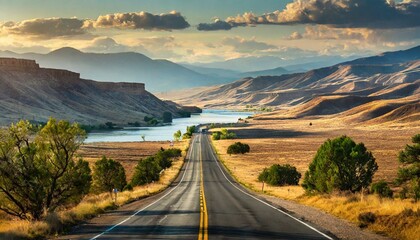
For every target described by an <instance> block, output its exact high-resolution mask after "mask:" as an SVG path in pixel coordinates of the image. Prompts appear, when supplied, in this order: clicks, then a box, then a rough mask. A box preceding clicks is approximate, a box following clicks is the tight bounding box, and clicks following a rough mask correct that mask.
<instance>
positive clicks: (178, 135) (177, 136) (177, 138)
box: [174, 130, 182, 141]
mask: <svg viewBox="0 0 420 240" xmlns="http://www.w3.org/2000/svg"><path fill="white" fill-rule="evenodd" d="M181 136H182V133H181V130H178V131H176V132H175V133H174V139H175V141H179V140H180V139H181Z"/></svg>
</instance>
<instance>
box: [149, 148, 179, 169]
mask: <svg viewBox="0 0 420 240" xmlns="http://www.w3.org/2000/svg"><path fill="white" fill-rule="evenodd" d="M180 156H181V149H177V148H170V149H167V150H160V151H159V152H157V153H156V155H155V161H156V162H157V163H158V164H159V166H160V168H162V169H165V168H170V167H171V166H172V158H175V157H180Z"/></svg>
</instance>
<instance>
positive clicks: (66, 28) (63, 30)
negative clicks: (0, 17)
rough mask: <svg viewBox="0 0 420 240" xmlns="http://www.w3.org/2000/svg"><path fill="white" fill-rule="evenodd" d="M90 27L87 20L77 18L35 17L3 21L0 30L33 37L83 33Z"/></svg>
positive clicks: (53, 36) (54, 36)
mask: <svg viewBox="0 0 420 240" xmlns="http://www.w3.org/2000/svg"><path fill="white" fill-rule="evenodd" d="M91 27H92V26H91V25H90V23H89V22H88V21H86V20H80V19H77V18H37V19H30V20H25V21H22V22H6V23H3V24H1V25H0V31H1V32H2V33H6V34H14V35H24V36H29V37H35V38H57V37H66V36H76V35H83V34H86V33H87V32H88V31H89V29H91Z"/></svg>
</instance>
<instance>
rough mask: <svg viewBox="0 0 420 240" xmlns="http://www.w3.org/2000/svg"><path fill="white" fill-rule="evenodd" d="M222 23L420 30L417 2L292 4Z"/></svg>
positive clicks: (301, 0)
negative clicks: (419, 27)
mask: <svg viewBox="0 0 420 240" xmlns="http://www.w3.org/2000/svg"><path fill="white" fill-rule="evenodd" d="M225 22H226V23H228V24H230V25H231V26H238V25H239V26H240V25H258V24H278V25H286V24H321V25H328V26H332V27H336V28H369V29H391V28H409V27H416V26H420V0H404V1H402V2H399V3H396V2H394V1H393V0H294V1H293V2H292V3H289V4H287V5H286V8H285V9H283V10H277V11H274V12H271V13H265V14H262V15H256V14H254V13H252V12H248V13H244V14H240V15H237V16H233V17H228V18H227V19H226V21H225ZM202 26H207V25H202ZM210 26H212V25H210ZM213 30H216V29H213Z"/></svg>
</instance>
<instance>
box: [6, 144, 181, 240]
mask: <svg viewBox="0 0 420 240" xmlns="http://www.w3.org/2000/svg"><path fill="white" fill-rule="evenodd" d="M188 144H189V142H188V141H180V142H176V143H174V146H173V147H175V148H179V149H181V150H183V152H182V155H183V156H182V157H180V158H178V159H175V160H174V161H173V165H172V167H171V168H169V169H167V170H165V172H164V173H163V174H162V175H161V178H160V180H159V181H158V182H155V183H152V184H149V185H147V186H139V187H135V188H134V190H133V191H131V192H130V191H125V192H122V193H120V194H119V196H118V202H117V203H114V202H113V201H112V200H111V198H110V196H109V194H108V193H103V194H99V195H88V196H86V197H85V199H83V201H82V202H81V203H79V204H78V205H77V206H74V207H72V208H69V209H62V210H61V211H60V212H58V213H57V214H53V215H51V216H48V217H47V219H46V220H45V221H40V222H29V221H23V220H18V219H13V218H10V217H8V216H7V215H6V214H4V213H2V212H0V239H20V238H32V239H33V238H35V239H43V238H45V236H48V235H49V236H51V235H54V234H56V233H58V232H61V231H62V230H63V229H64V228H65V227H66V226H68V225H74V224H76V223H78V222H80V221H83V220H86V219H89V218H92V217H94V216H96V215H98V214H101V213H103V212H105V211H106V210H110V209H115V208H117V207H118V206H120V205H123V204H125V203H128V202H131V201H133V200H134V199H138V198H143V197H147V196H149V195H152V194H155V193H158V192H160V191H162V190H164V189H165V188H166V187H167V186H169V184H170V183H171V182H172V181H173V180H174V179H175V178H176V177H177V176H178V173H179V170H180V169H181V167H182V165H183V162H184V161H183V159H184V157H185V155H186V152H185V149H186V148H187V147H188ZM161 147H163V148H165V149H166V148H170V146H169V142H129V143H92V144H86V145H84V146H83V147H81V149H80V155H81V156H82V157H83V158H84V159H85V160H87V161H89V162H90V163H91V164H93V163H94V162H95V161H97V160H99V159H101V158H102V156H106V157H108V158H112V159H114V160H116V161H120V162H121V163H122V165H123V167H124V168H125V170H126V173H127V178H128V179H131V177H132V174H133V171H134V167H135V166H136V164H137V162H138V161H139V160H140V159H142V158H145V157H147V156H151V155H153V154H155V153H156V152H157V151H158V150H159V149H160V148H161Z"/></svg>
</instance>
